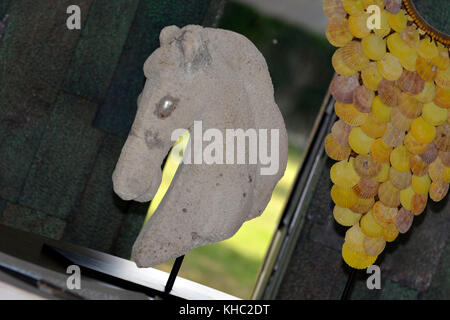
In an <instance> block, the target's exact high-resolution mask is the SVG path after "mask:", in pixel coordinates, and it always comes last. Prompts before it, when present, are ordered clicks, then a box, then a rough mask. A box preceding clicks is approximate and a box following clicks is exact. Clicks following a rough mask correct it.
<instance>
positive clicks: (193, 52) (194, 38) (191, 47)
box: [181, 31, 202, 63]
mask: <svg viewBox="0 0 450 320" xmlns="http://www.w3.org/2000/svg"><path fill="white" fill-rule="evenodd" d="M181 46H182V48H183V49H182V50H183V55H184V61H185V63H192V62H194V59H195V57H196V56H197V54H198V53H199V51H200V50H201V48H202V39H201V37H200V35H199V34H198V33H194V32H190V31H186V32H185V33H184V35H183V39H182V41H181Z"/></svg>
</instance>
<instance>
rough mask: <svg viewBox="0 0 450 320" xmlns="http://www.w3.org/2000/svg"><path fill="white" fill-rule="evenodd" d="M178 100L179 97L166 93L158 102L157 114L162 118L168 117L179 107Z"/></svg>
mask: <svg viewBox="0 0 450 320" xmlns="http://www.w3.org/2000/svg"><path fill="white" fill-rule="evenodd" d="M178 101H179V100H178V99H176V98H174V97H172V96H170V95H166V96H165V97H164V98H162V99H161V100H159V102H158V103H157V104H156V115H157V116H158V117H159V118H162V119H164V118H167V117H168V116H170V114H171V113H172V112H173V110H175V108H176V107H177V104H178Z"/></svg>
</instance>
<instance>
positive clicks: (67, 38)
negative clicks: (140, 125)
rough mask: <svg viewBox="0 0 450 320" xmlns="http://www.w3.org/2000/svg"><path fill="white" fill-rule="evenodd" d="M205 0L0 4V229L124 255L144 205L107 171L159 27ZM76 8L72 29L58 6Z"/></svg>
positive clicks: (181, 21) (189, 18) (193, 15)
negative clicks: (125, 195)
mask: <svg viewBox="0 0 450 320" xmlns="http://www.w3.org/2000/svg"><path fill="white" fill-rule="evenodd" d="M209 3H210V0H58V1H57V0H52V1H47V0H37V1H36V0H15V1H11V0H6V1H5V0H2V1H0V20H1V19H2V18H3V16H4V15H5V14H8V15H9V19H8V23H7V27H6V30H5V34H4V36H3V38H2V39H1V40H0V223H2V224H5V225H8V226H12V227H15V228H18V229H22V230H26V231H30V232H34V233H38V234H41V235H44V236H47V237H50V238H54V239H63V240H67V241H70V242H72V243H75V244H79V245H84V246H88V247H90V248H94V249H98V250H102V251H105V252H110V253H114V254H117V255H119V256H122V257H129V255H130V250H131V246H132V244H133V242H134V239H135V238H136V237H137V234H138V232H139V231H140V228H141V226H142V224H143V221H144V218H145V215H146V212H147V207H148V204H138V203H135V202H131V203H128V202H125V201H122V200H121V199H119V198H118V197H117V196H116V195H115V194H114V192H113V189H112V181H111V175H112V171H113V170H114V166H115V163H116V161H117V159H118V157H119V154H120V151H121V148H122V146H123V144H124V142H125V139H126V136H127V134H128V131H129V129H130V126H131V124H132V121H133V119H134V116H135V113H136V99H137V96H138V94H139V92H140V90H142V86H143V82H144V75H143V71H142V66H143V64H144V62H145V60H146V58H147V57H148V56H149V55H150V54H151V53H152V52H153V51H154V50H155V49H156V48H157V47H158V46H159V43H158V37H159V32H160V31H161V29H162V28H163V27H165V26H167V25H172V24H176V25H178V26H179V27H182V26H184V25H187V24H201V23H202V21H203V20H204V18H205V13H206V12H207V9H208V6H209ZM74 4H75V5H79V6H80V8H81V17H82V20H81V21H82V28H81V30H68V29H67V27H66V19H67V17H68V14H67V13H66V9H67V7H68V6H69V5H74Z"/></svg>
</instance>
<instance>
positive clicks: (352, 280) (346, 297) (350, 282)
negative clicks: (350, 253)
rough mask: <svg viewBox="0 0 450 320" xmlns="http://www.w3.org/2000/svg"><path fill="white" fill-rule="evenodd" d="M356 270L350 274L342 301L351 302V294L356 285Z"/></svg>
mask: <svg viewBox="0 0 450 320" xmlns="http://www.w3.org/2000/svg"><path fill="white" fill-rule="evenodd" d="M356 272H357V270H356V269H353V268H352V271H350V274H349V276H348V278H347V283H346V284H345V288H344V292H342V296H341V300H349V297H350V294H351V292H352V289H353V284H354V283H355V276H356Z"/></svg>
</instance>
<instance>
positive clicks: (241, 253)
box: [146, 132, 301, 298]
mask: <svg viewBox="0 0 450 320" xmlns="http://www.w3.org/2000/svg"><path fill="white" fill-rule="evenodd" d="M188 137H189V134H188V132H186V134H185V135H184V136H182V137H180V139H179V140H178V141H177V144H183V147H185V146H186V144H187V142H188ZM300 162H301V151H300V150H298V149H294V148H289V158H288V164H287V168H286V171H285V174H284V176H283V178H282V179H281V180H280V181H279V182H278V184H277V186H276V187H275V190H274V192H273V194H272V199H271V200H270V202H269V204H268V205H267V207H266V209H265V210H264V212H263V214H262V215H261V216H260V217H258V218H256V219H253V220H251V221H248V222H246V223H244V225H243V226H242V227H241V228H240V229H239V231H238V232H237V233H236V234H235V235H234V236H233V237H232V238H230V239H228V240H225V241H222V242H220V243H216V244H211V245H207V246H203V247H200V248H197V249H195V250H193V251H192V252H190V253H189V254H188V255H186V258H185V260H184V262H183V266H182V269H181V271H180V275H181V276H182V277H185V278H187V279H190V280H193V281H196V282H199V283H202V284H205V285H207V286H210V287H213V288H216V289H218V290H221V291H224V292H227V293H229V294H232V295H235V296H238V297H240V298H249V295H250V293H251V291H252V288H253V286H254V284H255V281H256V278H257V275H258V271H259V269H260V267H261V265H262V262H263V261H264V257H265V255H266V253H267V249H268V248H269V245H270V242H271V240H272V236H273V234H274V231H275V228H276V227H277V225H278V221H279V219H280V216H281V214H282V212H283V209H284V207H285V205H286V201H287V199H288V196H289V193H290V190H291V188H292V185H293V183H294V180H295V178H296V175H297V171H298V168H299V165H300ZM177 168H178V163H177V162H175V161H174V160H173V159H172V157H171V156H170V155H169V157H168V159H167V162H166V165H165V166H164V170H163V175H162V182H161V185H160V187H159V189H158V192H157V193H156V195H155V197H154V199H153V200H152V202H151V204H150V207H149V210H148V215H147V218H146V221H148V219H149V218H150V217H151V216H152V214H153V213H154V212H155V210H156V209H157V207H158V205H159V203H160V202H161V200H162V199H163V197H164V194H165V193H166V192H167V189H168V188H169V185H170V183H171V181H172V178H173V176H174V175H175V172H176V170H177ZM171 267H172V261H170V262H167V263H164V264H162V265H159V266H157V267H156V268H158V269H161V270H164V271H170V269H171Z"/></svg>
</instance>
